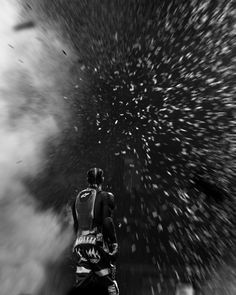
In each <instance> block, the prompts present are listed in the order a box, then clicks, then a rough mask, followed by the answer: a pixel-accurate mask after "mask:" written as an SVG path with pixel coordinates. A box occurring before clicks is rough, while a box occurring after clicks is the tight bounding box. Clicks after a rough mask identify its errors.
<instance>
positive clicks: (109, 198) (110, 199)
mask: <svg viewBox="0 0 236 295" xmlns="http://www.w3.org/2000/svg"><path fill="white" fill-rule="evenodd" d="M114 209H115V200H114V195H113V194H111V193H106V194H105V195H104V198H103V235H104V238H105V240H107V242H108V243H109V244H114V243H117V237H116V230H115V226H114V222H113V212H114Z"/></svg>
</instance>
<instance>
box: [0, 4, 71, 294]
mask: <svg viewBox="0 0 236 295" xmlns="http://www.w3.org/2000/svg"><path fill="white" fill-rule="evenodd" d="M0 7H1V9H0V40H1V46H0V295H9V294H10V295H19V294H21V293H27V294H36V293H37V291H38V290H39V288H40V287H41V285H42V284H43V282H44V279H45V267H46V264H47V263H50V262H53V261H56V260H57V259H59V258H60V255H61V254H62V252H63V251H64V249H65V248H66V247H67V246H68V244H69V242H70V232H66V231H63V232H62V229H61V226H60V222H59V220H58V218H57V217H56V216H55V215H54V214H53V213H52V212H50V211H47V212H44V213H42V212H39V211H37V204H36V202H35V201H34V200H33V198H32V197H31V196H30V194H29V193H28V191H27V189H26V187H25V186H24V184H23V183H24V182H23V181H24V179H25V177H28V176H36V175H37V173H38V172H39V171H41V170H42V169H43V163H44V160H45V159H44V148H45V144H46V143H47V141H48V140H49V139H50V140H51V139H52V138H57V137H58V136H59V135H60V128H59V127H58V123H57V121H56V120H55V116H59V117H60V118H61V121H62V122H63V120H64V119H65V117H66V114H65V112H64V109H63V98H62V97H61V94H60V91H61V89H62V87H61V85H63V83H65V84H66V80H67V78H66V77H67V74H68V71H69V66H70V62H72V58H71V59H70V58H68V56H67V57H65V55H63V53H62V50H61V49H65V47H62V43H61V41H60V40H59V39H58V38H57V37H55V34H53V33H52V32H44V31H43V30H42V29H41V28H40V26H37V23H36V27H32V28H28V29H25V30H20V31H16V30H14V26H16V25H18V24H19V23H22V22H24V21H28V20H27V19H26V20H25V19H24V18H25V17H27V14H26V13H24V18H23V17H22V13H21V12H22V11H21V7H20V3H19V2H17V1H15V0H0ZM29 17H31V18H32V17H33V16H32V15H29ZM29 21H32V19H29ZM33 21H35V20H33ZM68 50H69V49H68Z"/></svg>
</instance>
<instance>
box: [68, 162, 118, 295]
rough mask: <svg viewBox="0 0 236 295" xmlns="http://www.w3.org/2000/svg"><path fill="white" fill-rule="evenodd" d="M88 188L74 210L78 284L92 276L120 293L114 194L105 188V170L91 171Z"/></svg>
mask: <svg viewBox="0 0 236 295" xmlns="http://www.w3.org/2000/svg"><path fill="white" fill-rule="evenodd" d="M87 181H88V184H89V186H88V188H86V189H85V190H83V191H81V192H80V193H79V194H78V195H77V197H76V199H75V202H74V204H73V207H72V213H73V219H74V230H75V234H76V241H75V244H74V247H73V252H74V253H75V255H76V260H77V262H76V285H77V288H79V289H80V288H81V289H83V288H85V287H86V286H88V285H89V282H90V281H93V279H91V278H92V277H96V278H97V279H98V281H99V282H100V283H102V285H103V286H105V287H106V290H107V293H108V294H109V295H118V294H119V290H118V286H117V283H116V281H115V278H114V270H115V266H114V262H115V260H116V256H117V253H118V243H117V237H116V231H115V226H114V223H113V211H114V207H115V204H114V195H113V194H112V193H110V192H106V191H103V190H102V183H103V181H104V177H103V171H102V169H100V168H92V169H90V170H89V171H88V173H87Z"/></svg>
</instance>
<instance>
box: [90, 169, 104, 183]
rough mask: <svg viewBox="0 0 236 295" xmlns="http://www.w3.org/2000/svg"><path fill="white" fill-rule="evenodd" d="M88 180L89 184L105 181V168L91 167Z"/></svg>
mask: <svg viewBox="0 0 236 295" xmlns="http://www.w3.org/2000/svg"><path fill="white" fill-rule="evenodd" d="M87 180H88V183H89V184H97V185H100V184H102V183H103V181H104V177H103V170H102V169H100V168H91V169H89V171H88V172H87Z"/></svg>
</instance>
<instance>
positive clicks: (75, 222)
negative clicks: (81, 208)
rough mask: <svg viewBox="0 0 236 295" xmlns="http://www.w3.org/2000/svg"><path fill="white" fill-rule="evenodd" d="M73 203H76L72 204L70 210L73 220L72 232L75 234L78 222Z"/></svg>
mask: <svg viewBox="0 0 236 295" xmlns="http://www.w3.org/2000/svg"><path fill="white" fill-rule="evenodd" d="M75 202H76V200H75V201H74V202H73V204H72V208H71V210H72V216H73V220H74V232H75V234H76V233H77V231H78V220H77V215H76V210H75Z"/></svg>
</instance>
